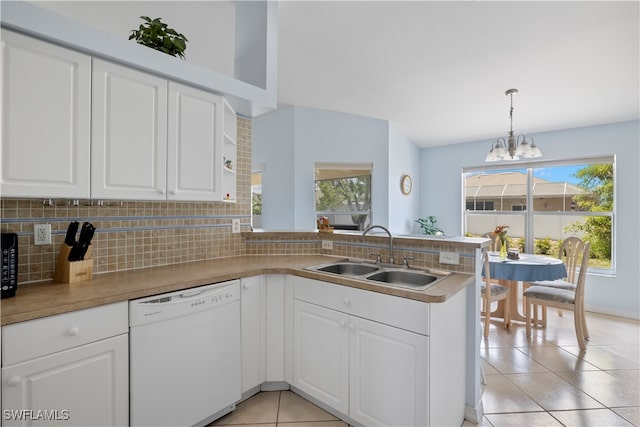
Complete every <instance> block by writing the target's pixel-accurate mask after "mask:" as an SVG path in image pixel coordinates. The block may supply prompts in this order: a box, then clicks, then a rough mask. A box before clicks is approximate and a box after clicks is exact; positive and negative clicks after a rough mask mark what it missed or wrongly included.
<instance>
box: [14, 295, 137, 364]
mask: <svg viewBox="0 0 640 427" xmlns="http://www.w3.org/2000/svg"><path fill="white" fill-rule="evenodd" d="M128 318H129V315H128V303H127V301H123V302H119V303H115V304H109V305H105V306H101V307H96V308H89V309H85V310H79V311H74V312H70V313H64V314H57V315H55V316H49V317H45V318H42V319H37V320H29V321H27V322H22V323H17V324H15V325H8V326H4V327H3V328H2V366H8V365H12V364H14V363H18V362H22V361H25V360H30V359H34V358H36V357H40V356H44V355H47V354H51V353H55V352H57V351H61V350H66V349H69V348H72V347H77V346H79V345H83V344H87V343H90V342H94V341H98V340H101V339H104V338H108V337H112V336H115V335H119V334H124V333H127V332H128V331H129V320H128Z"/></svg>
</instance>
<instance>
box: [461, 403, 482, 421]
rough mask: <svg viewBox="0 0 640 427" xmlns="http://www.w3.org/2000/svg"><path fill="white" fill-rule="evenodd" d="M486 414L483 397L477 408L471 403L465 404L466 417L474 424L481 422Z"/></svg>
mask: <svg viewBox="0 0 640 427" xmlns="http://www.w3.org/2000/svg"><path fill="white" fill-rule="evenodd" d="M483 416H484V406H482V399H480V401H479V402H478V406H476V407H475V408H474V407H472V406H469V405H465V406H464V419H465V420H467V421H470V422H472V423H474V424H480V421H481V420H482V417H483Z"/></svg>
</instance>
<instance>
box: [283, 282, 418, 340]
mask: <svg viewBox="0 0 640 427" xmlns="http://www.w3.org/2000/svg"><path fill="white" fill-rule="evenodd" d="M295 279H296V280H295V285H294V287H293V295H294V298H295V299H298V300H302V301H307V302H310V303H312V304H317V305H321V306H323V307H327V308H331V309H334V310H338V311H341V312H343V313H347V314H352V315H354V316H358V317H362V318H365V319H370V320H374V321H376V322H380V323H384V324H386V325H390V326H395V327H397V328H402V329H406V330H408V331H412V332H415V333H418V334H422V335H429V303H426V302H421V301H415V300H410V299H406V298H400V297H396V296H393V295H385V294H381V293H377V292H372V291H364V290H362V289H357V288H350V287H348V286H342V285H335V284H332V283H326V282H322V281H319V280H313V279H307V278H305V277H296V278H295Z"/></svg>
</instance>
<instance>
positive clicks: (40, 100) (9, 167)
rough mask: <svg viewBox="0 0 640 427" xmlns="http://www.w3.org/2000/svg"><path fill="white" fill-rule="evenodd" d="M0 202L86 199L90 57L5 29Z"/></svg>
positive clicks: (88, 163) (87, 187)
mask: <svg viewBox="0 0 640 427" xmlns="http://www.w3.org/2000/svg"><path fill="white" fill-rule="evenodd" d="M2 64H3V65H2V124H1V125H0V127H1V129H2V154H1V162H0V186H1V193H2V196H3V197H64V198H89V186H90V181H89V165H90V143H91V141H90V136H91V135H90V134H91V130H90V126H91V115H90V111H91V58H90V57H89V56H87V55H84V54H81V53H78V52H74V51H71V50H68V49H64V48H61V47H58V46H56V45H53V44H50V43H45V42H42V41H40V40H36V39H33V38H31V37H26V36H23V35H21V34H17V33H14V32H11V31H7V30H4V29H3V30H2Z"/></svg>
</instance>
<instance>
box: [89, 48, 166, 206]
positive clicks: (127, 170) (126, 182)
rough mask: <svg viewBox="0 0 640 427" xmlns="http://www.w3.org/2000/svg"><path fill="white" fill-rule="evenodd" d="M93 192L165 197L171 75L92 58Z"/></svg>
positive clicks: (95, 194) (112, 196) (100, 195)
mask: <svg viewBox="0 0 640 427" xmlns="http://www.w3.org/2000/svg"><path fill="white" fill-rule="evenodd" d="M92 97H93V98H92V100H93V102H92V104H93V111H92V131H91V137H92V142H91V197H92V198H94V199H101V198H105V199H139V200H165V199H166V182H167V176H166V161H167V159H166V156H167V81H166V80H165V79H161V78H158V77H155V76H152V75H150V74H147V73H143V72H140V71H137V70H133V69H131V68H127V67H123V66H121V65H116V64H113V63H110V62H105V61H102V60H99V59H94V61H93V81H92Z"/></svg>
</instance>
